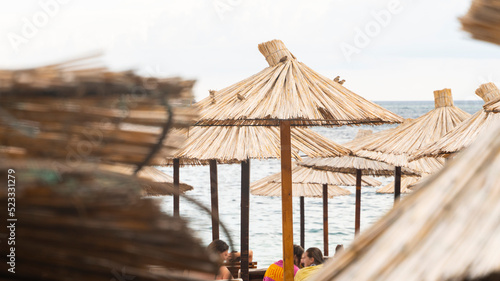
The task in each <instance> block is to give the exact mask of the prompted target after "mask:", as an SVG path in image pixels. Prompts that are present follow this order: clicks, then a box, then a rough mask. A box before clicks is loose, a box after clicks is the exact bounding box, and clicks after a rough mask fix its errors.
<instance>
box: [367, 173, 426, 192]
mask: <svg viewBox="0 0 500 281" xmlns="http://www.w3.org/2000/svg"><path fill="white" fill-rule="evenodd" d="M420 179H421V177H407V176H404V177H401V193H410V192H412V190H411V189H410V187H412V186H414V185H415V183H417V182H419V181H420ZM376 192H377V193H394V181H393V182H390V183H388V184H386V185H385V186H383V187H382V188H379V189H377V191H376Z"/></svg>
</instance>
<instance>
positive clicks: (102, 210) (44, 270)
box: [0, 162, 218, 280]
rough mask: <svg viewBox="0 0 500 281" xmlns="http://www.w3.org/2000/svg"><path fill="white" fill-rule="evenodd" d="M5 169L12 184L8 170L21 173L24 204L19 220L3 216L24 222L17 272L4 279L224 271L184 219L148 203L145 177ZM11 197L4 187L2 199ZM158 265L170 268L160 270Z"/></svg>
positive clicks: (167, 276) (168, 276)
mask: <svg viewBox="0 0 500 281" xmlns="http://www.w3.org/2000/svg"><path fill="white" fill-rule="evenodd" d="M3 164H4V165H2V167H1V168H2V171H3V172H2V173H3V176H4V177H5V178H6V179H7V171H8V169H12V170H13V171H15V173H11V176H14V177H15V179H16V185H15V193H16V194H15V198H16V203H18V204H17V208H16V211H15V215H14V216H13V217H7V215H8V213H7V211H5V212H2V214H1V215H0V218H1V219H2V220H3V221H6V220H7V218H15V219H17V222H15V224H16V230H15V233H16V236H15V239H16V242H17V243H16V244H15V257H16V258H15V259H16V269H17V270H16V273H15V274H12V273H10V272H8V271H7V270H3V271H2V272H1V273H0V279H2V280H42V279H44V280H68V279H71V280H111V279H113V278H115V279H118V280H120V278H123V280H132V279H131V278H136V279H140V280H159V279H161V280H182V276H176V275H175V273H178V272H182V271H183V270H193V271H197V272H207V273H209V274H214V273H215V272H216V271H217V270H218V265H217V263H216V261H217V259H216V257H213V256H208V253H207V252H206V251H205V247H203V246H201V245H200V241H199V240H197V239H195V238H193V236H192V231H191V230H189V229H188V228H187V227H186V225H185V222H184V221H182V220H181V219H175V218H172V217H169V216H168V215H166V214H164V213H163V212H162V211H161V210H160V207H159V205H157V203H158V201H156V200H153V199H141V185H142V184H143V183H146V182H145V181H143V180H140V179H137V178H132V177H130V176H121V175H117V174H113V173H108V172H101V171H98V170H96V169H95V168H94V169H86V168H80V169H78V170H53V169H49V168H47V165H43V163H42V164H41V166H35V165H34V164H33V162H28V163H26V162H22V163H21V164H19V163H9V164H8V165H6V163H3ZM85 167H89V166H85ZM7 196H8V194H7V188H3V189H2V190H1V191H0V197H2V200H3V201H5V202H7ZM9 197H11V196H9ZM151 266H159V267H162V268H166V269H167V270H166V271H164V273H163V274H159V273H154V272H151V271H150V270H149V268H150V267H151ZM212 276H213V275H212ZM184 280H189V278H185V279H184Z"/></svg>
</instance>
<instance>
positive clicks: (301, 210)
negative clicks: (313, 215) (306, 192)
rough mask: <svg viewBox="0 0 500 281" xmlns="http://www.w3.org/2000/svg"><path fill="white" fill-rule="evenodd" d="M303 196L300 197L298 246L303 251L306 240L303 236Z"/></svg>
mask: <svg viewBox="0 0 500 281" xmlns="http://www.w3.org/2000/svg"><path fill="white" fill-rule="evenodd" d="M304 205H305V204H304V196H300V246H301V247H302V249H305V247H306V246H305V245H306V243H305V240H306V235H305V226H306V221H305V209H304Z"/></svg>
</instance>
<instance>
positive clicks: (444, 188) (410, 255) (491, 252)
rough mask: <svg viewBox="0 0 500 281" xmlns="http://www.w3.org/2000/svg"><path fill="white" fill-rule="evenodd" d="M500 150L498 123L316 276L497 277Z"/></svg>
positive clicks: (388, 280)
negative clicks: (499, 169) (499, 168)
mask: <svg viewBox="0 0 500 281" xmlns="http://www.w3.org/2000/svg"><path fill="white" fill-rule="evenodd" d="M499 152H500V123H498V122H497V123H496V124H495V125H494V126H492V127H490V130H487V131H484V132H483V133H482V134H481V135H480V136H479V137H478V138H477V139H476V141H475V143H473V144H472V145H471V146H470V147H469V148H468V149H466V150H465V151H464V152H463V153H462V154H461V155H459V156H457V157H456V158H455V159H453V160H452V161H450V162H449V163H448V164H447V165H446V166H445V167H444V168H443V169H442V170H441V171H440V172H438V173H436V174H434V175H432V176H430V177H428V178H427V179H425V180H424V181H422V183H421V184H420V185H419V186H418V187H417V188H418V189H417V190H416V191H415V192H414V193H412V194H410V195H408V196H407V197H406V198H405V204H399V205H397V206H396V207H395V208H394V209H392V210H391V211H390V212H389V213H387V214H386V215H385V216H384V217H382V218H381V219H380V220H379V221H378V222H377V223H375V224H374V225H373V226H372V227H371V228H370V229H368V230H367V231H365V232H364V233H363V234H362V235H360V236H359V237H358V239H356V240H355V241H354V242H353V243H352V244H351V246H350V247H349V248H348V249H346V251H344V253H343V254H342V255H340V256H339V257H338V259H334V260H333V261H332V262H331V263H330V264H327V265H326V266H325V267H324V268H323V270H322V271H321V272H319V273H318V274H317V275H316V276H315V278H314V280H336V281H342V280H359V281H363V280H384V281H392V280H407V281H413V280H498V279H499V277H500V251H498V247H499V246H498V245H500V236H499V235H498V233H499V232H500V224H499V223H498V218H500V173H498V167H499V166H500V153H499Z"/></svg>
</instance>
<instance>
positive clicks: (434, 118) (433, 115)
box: [355, 89, 470, 202]
mask: <svg viewBox="0 0 500 281" xmlns="http://www.w3.org/2000/svg"><path fill="white" fill-rule="evenodd" d="M434 104H435V108H434V109H433V110H431V111H429V112H427V113H426V114H424V115H422V116H420V117H418V118H416V119H414V120H412V121H410V122H408V123H406V124H402V125H400V126H398V127H397V128H395V129H392V130H388V131H385V132H380V133H378V134H376V136H373V137H372V138H371V139H370V140H369V141H368V142H365V143H363V144H362V145H361V146H360V148H357V149H355V153H356V155H357V156H361V157H367V158H370V159H374V160H378V161H384V162H386V163H389V164H391V165H394V166H396V168H395V191H394V201H395V202H396V201H397V200H398V199H399V195H400V192H401V167H409V168H411V169H413V170H417V171H419V172H422V173H428V174H430V173H433V172H435V171H437V170H439V169H440V168H441V167H442V165H443V164H444V160H443V159H433V158H427V159H420V160H417V161H414V162H411V163H410V161H409V158H410V157H411V156H412V155H413V154H414V153H416V152H417V151H418V150H419V149H421V148H422V147H423V146H424V145H426V144H429V143H432V142H434V141H436V140H438V139H439V138H440V137H442V136H443V135H444V134H446V133H447V132H448V131H450V130H451V129H453V128H454V127H455V126H456V125H458V124H460V123H461V122H462V121H463V120H465V119H467V118H468V117H469V116H470V114H468V113H466V112H464V111H463V110H461V109H459V108H458V107H456V106H454V105H453V99H452V96H451V90H450V89H443V90H440V91H434Z"/></svg>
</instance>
